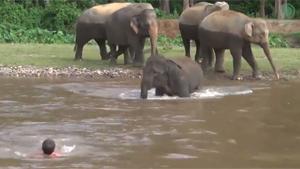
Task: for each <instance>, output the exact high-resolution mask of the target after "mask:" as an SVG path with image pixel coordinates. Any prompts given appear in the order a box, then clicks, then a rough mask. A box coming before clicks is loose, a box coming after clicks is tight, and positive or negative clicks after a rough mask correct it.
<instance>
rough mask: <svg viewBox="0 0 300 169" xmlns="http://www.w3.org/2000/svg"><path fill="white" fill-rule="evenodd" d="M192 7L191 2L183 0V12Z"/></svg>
mask: <svg viewBox="0 0 300 169" xmlns="http://www.w3.org/2000/svg"><path fill="white" fill-rule="evenodd" d="M189 7H190V1H189V0H183V6H182V10H183V11H184V10H185V9H187V8H189Z"/></svg>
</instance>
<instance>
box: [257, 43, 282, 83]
mask: <svg viewBox="0 0 300 169" xmlns="http://www.w3.org/2000/svg"><path fill="white" fill-rule="evenodd" d="M261 47H262V48H263V50H264V53H265V55H266V56H267V58H268V60H269V62H270V64H271V66H272V69H273V72H274V75H275V78H276V79H277V80H278V79H279V74H278V73H277V70H276V67H275V65H274V63H273V60H272V57H271V53H270V49H269V45H268V43H262V44H261Z"/></svg>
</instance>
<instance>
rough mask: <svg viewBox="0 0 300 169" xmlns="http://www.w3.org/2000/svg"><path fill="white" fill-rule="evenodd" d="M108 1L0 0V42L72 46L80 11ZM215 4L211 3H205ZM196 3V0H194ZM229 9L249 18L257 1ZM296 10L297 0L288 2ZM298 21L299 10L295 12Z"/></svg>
mask: <svg viewBox="0 0 300 169" xmlns="http://www.w3.org/2000/svg"><path fill="white" fill-rule="evenodd" d="M109 1H110V0H76V1H74V0H48V3H46V2H47V1H45V0H0V42H8V43H73V42H74V35H73V34H74V33H73V32H74V24H75V22H76V18H77V17H78V16H79V15H80V14H81V12H82V11H83V10H85V9H87V8H89V7H91V6H93V5H96V4H102V3H107V2H109ZM128 1H129V2H149V3H151V4H152V5H153V6H154V7H155V8H156V13H157V15H158V17H160V18H178V16H179V15H180V13H181V11H182V1H181V0H176V1H175V0H174V1H173V0H171V1H170V2H171V3H170V8H171V13H170V14H166V13H165V12H164V11H161V10H159V8H158V7H159V0H128ZM207 1H208V2H215V1H214V0H207ZM195 2H197V0H195ZM228 2H229V4H230V7H231V9H234V10H237V11H241V12H243V13H246V14H248V15H251V16H257V13H258V10H259V0H251V1H249V0H239V1H236V0H228ZM288 2H289V3H291V4H292V5H294V7H295V8H296V9H299V8H300V1H298V0H289V1H288ZM273 5H274V4H273V2H272V1H267V4H266V14H267V17H272V15H273V13H272V12H273V8H274V7H273ZM296 17H299V18H300V11H296ZM159 44H160V45H161V46H162V47H163V48H164V49H169V48H172V47H171V45H173V46H181V44H182V43H181V38H180V37H179V36H178V37H176V38H175V39H170V38H167V37H166V36H160V37H159ZM270 44H271V46H273V47H285V46H287V43H286V41H284V39H283V38H282V37H281V36H279V35H272V36H270Z"/></svg>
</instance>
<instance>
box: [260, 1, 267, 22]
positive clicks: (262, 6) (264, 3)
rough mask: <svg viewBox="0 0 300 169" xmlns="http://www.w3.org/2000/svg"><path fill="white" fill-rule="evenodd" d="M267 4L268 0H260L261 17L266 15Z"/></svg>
mask: <svg viewBox="0 0 300 169" xmlns="http://www.w3.org/2000/svg"><path fill="white" fill-rule="evenodd" d="M265 6H266V0H260V10H259V15H260V17H262V18H264V17H265V16H266V13H265Z"/></svg>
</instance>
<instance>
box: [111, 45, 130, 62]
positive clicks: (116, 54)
mask: <svg viewBox="0 0 300 169" xmlns="http://www.w3.org/2000/svg"><path fill="white" fill-rule="evenodd" d="M126 49H127V47H126V46H118V50H117V51H116V50H115V49H114V50H113V51H112V53H111V63H113V64H115V63H117V59H118V57H119V56H120V55H121V54H122V53H124V52H125V50H126Z"/></svg>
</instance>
